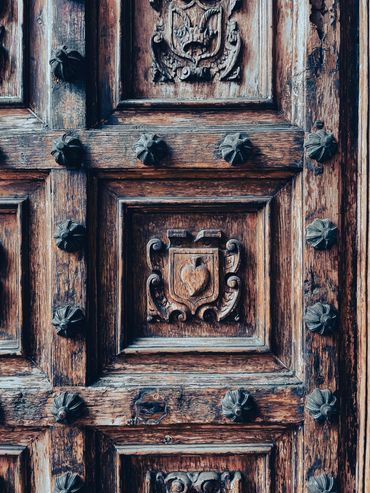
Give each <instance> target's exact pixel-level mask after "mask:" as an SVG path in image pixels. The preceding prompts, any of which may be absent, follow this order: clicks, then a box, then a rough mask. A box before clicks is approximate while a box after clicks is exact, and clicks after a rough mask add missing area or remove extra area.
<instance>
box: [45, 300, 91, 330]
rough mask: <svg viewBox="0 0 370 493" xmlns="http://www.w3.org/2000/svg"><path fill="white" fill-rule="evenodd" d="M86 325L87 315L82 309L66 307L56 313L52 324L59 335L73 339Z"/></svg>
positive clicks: (58, 309)
mask: <svg viewBox="0 0 370 493" xmlns="http://www.w3.org/2000/svg"><path fill="white" fill-rule="evenodd" d="M84 323H85V315H84V313H83V311H82V310H81V308H80V307H78V306H74V305H65V306H62V307H60V308H57V309H56V310H55V311H54V316H53V320H52V324H53V325H54V327H55V329H56V332H57V334H58V335H60V336H63V337H71V336H73V335H75V334H76V332H78V331H79V330H81V328H82V327H83V325H84Z"/></svg>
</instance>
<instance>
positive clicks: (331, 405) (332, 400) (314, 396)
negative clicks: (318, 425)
mask: <svg viewBox="0 0 370 493" xmlns="http://www.w3.org/2000/svg"><path fill="white" fill-rule="evenodd" d="M306 409H307V412H308V414H309V415H310V416H312V417H313V419H314V420H315V421H319V422H323V421H327V420H329V419H330V418H332V417H333V416H334V415H335V414H336V413H337V398H336V397H335V396H334V395H333V393H332V392H331V391H330V390H328V389H324V390H321V389H315V390H314V391H313V392H312V393H311V394H310V395H309V396H308V397H307V400H306Z"/></svg>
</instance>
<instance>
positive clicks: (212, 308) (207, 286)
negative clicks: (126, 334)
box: [146, 229, 241, 323]
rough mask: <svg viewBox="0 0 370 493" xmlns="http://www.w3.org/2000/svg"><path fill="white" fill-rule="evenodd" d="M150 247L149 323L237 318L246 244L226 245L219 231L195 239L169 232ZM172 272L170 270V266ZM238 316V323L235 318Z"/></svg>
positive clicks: (180, 231)
mask: <svg viewBox="0 0 370 493" xmlns="http://www.w3.org/2000/svg"><path fill="white" fill-rule="evenodd" d="M167 236H168V239H169V244H168V245H166V244H165V243H164V242H163V241H162V240H160V239H159V238H152V239H151V240H149V241H148V243H147V262H148V266H149V268H150V270H151V273H150V275H149V277H148V278H147V283H146V288H147V321H148V323H155V322H157V321H166V322H170V321H174V320H177V321H180V322H187V321H188V320H191V319H192V318H193V317H196V318H198V319H200V320H204V321H206V320H209V317H211V318H214V319H216V320H217V321H221V320H225V319H226V318H228V317H230V316H231V315H233V316H234V319H235V320H237V318H238V315H237V314H236V313H235V310H236V307H237V304H238V302H239V298H240V287H241V280H240V278H239V277H238V276H237V275H236V274H237V272H238V270H239V267H240V262H241V243H240V242H239V241H238V240H237V239H235V238H230V239H229V240H227V239H226V238H225V235H224V234H223V232H222V231H221V230H219V229H204V230H201V231H199V232H198V233H197V234H196V235H193V234H192V233H191V232H190V231H188V230H185V229H171V230H168V231H167ZM166 265H167V266H168V268H165V266H166ZM235 317H236V318H235Z"/></svg>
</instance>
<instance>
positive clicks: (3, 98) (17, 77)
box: [0, 0, 26, 106]
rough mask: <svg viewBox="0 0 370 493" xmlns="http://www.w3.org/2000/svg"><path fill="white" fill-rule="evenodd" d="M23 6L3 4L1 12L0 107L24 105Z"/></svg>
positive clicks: (16, 3)
mask: <svg viewBox="0 0 370 493" xmlns="http://www.w3.org/2000/svg"><path fill="white" fill-rule="evenodd" d="M24 16H25V6H24V2H23V0H17V1H15V2H11V1H4V2H3V5H2V6H1V11H0V105H2V106H3V105H5V104H12V105H24V104H25V84H24V75H25V56H24V47H25V33H26V27H25V23H24Z"/></svg>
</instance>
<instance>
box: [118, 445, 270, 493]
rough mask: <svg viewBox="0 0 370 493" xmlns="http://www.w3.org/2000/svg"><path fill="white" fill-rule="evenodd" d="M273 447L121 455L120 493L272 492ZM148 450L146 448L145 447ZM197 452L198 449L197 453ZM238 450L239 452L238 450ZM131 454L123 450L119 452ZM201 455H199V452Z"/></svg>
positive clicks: (211, 448)
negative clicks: (271, 464)
mask: <svg viewBox="0 0 370 493" xmlns="http://www.w3.org/2000/svg"><path fill="white" fill-rule="evenodd" d="M271 448H272V445H262V446H260V447H259V446H258V445H256V447H255V448H254V447H253V446H250V447H248V446H246V447H244V453H243V446H239V447H238V446H236V447H235V448H234V450H235V452H236V453H235V454H234V455H233V454H232V447H230V446H225V450H226V449H227V450H228V452H227V453H225V452H223V451H222V447H217V446H215V447H212V446H208V447H206V453H205V450H202V446H198V447H197V446H195V447H189V449H193V451H192V453H191V452H190V453H188V452H187V451H186V449H187V448H186V447H183V449H182V450H178V451H177V453H176V455H175V454H173V453H172V451H171V447H169V449H168V454H166V453H165V451H164V450H163V449H162V454H163V455H162V454H160V453H158V454H154V453H153V455H141V454H140V449H138V450H137V454H135V455H121V468H120V484H121V489H120V491H125V492H129V493H172V492H177V491H181V492H187V493H201V492H204V491H212V492H215V493H241V492H243V493H251V492H253V493H269V492H270V490H271V479H270V475H269V467H270V464H269V454H270V452H271ZM143 449H144V450H145V447H143ZM197 449H198V450H197ZM238 449H239V450H238ZM122 451H123V452H124V453H125V454H129V451H128V450H127V451H125V450H124V447H122V448H120V449H119V452H122ZM197 452H198V453H197Z"/></svg>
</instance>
